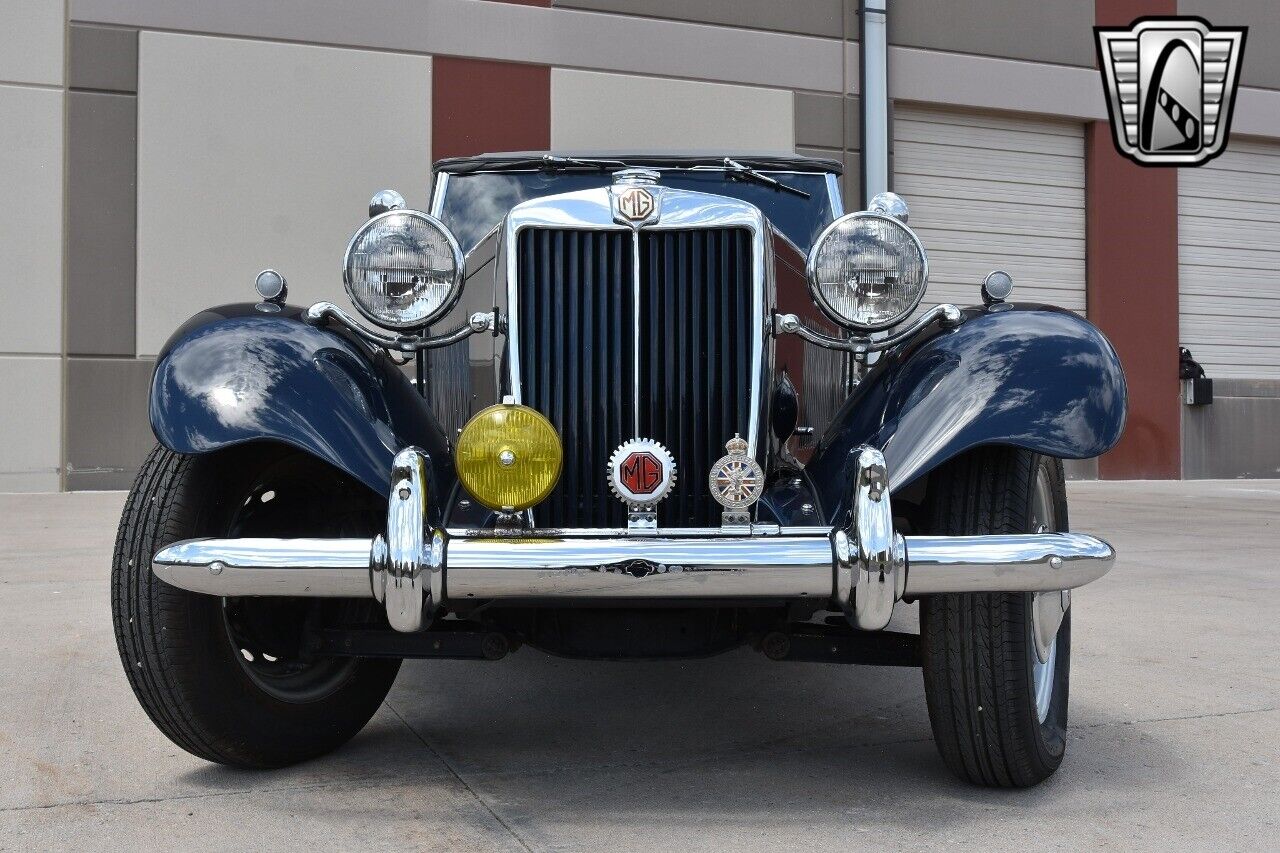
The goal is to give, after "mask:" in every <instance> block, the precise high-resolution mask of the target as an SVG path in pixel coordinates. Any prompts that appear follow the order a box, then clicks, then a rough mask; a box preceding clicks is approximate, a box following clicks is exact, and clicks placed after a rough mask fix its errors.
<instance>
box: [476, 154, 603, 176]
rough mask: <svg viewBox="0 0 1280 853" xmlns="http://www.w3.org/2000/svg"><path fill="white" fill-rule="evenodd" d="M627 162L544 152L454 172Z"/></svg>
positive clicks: (564, 169)
mask: <svg viewBox="0 0 1280 853" xmlns="http://www.w3.org/2000/svg"><path fill="white" fill-rule="evenodd" d="M626 168H627V164H626V163H624V162H623V161H621V160H608V159H604V158H596V157H592V158H589V159H582V158H578V157H561V156H559V155H557V154H543V155H542V156H541V157H530V158H528V159H527V160H503V161H498V162H489V161H483V160H482V161H480V162H477V163H475V164H474V165H472V166H468V167H467V168H465V169H458V170H457V171H455V172H453V173H452V174H455V175H470V174H472V173H474V172H505V171H509V170H512V169H538V170H541V171H543V172H567V171H569V170H571V169H597V170H599V171H601V172H604V171H608V170H609V169H626Z"/></svg>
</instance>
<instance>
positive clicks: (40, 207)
mask: <svg viewBox="0 0 1280 853" xmlns="http://www.w3.org/2000/svg"><path fill="white" fill-rule="evenodd" d="M63 97H64V96H63V93H62V91H61V90H54V89H36V88H30V87H27V86H5V85H0V199H3V202H4V203H3V204H0V258H3V259H4V272H3V274H0V306H3V308H4V310H3V311H0V352H3V353H15V352H16V353H61V352H62V233H63V229H62V105H63Z"/></svg>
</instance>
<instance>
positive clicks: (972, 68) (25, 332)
mask: <svg viewBox="0 0 1280 853" xmlns="http://www.w3.org/2000/svg"><path fill="white" fill-rule="evenodd" d="M856 8H857V7H856V0H797V1H796V2H794V3H776V2H769V0H733V2H730V0H681V2H675V1H674V0H554V2H552V0H526V1H525V2H509V3H508V2H498V0H367V2H364V3H362V4H359V5H348V6H342V5H337V4H323V5H316V4H314V3H311V2H308V0H277V2H273V3H271V4H261V3H258V2H256V0H219V2H217V3H196V2H190V1H189V0H188V2H172V0H130V2H122V0H67V2H64V0H39V2H29V1H26V0H24V2H20V3H19V2H16V0H0V20H4V21H5V22H6V27H5V28H4V29H3V30H0V145H2V146H3V150H5V152H6V157H4V158H3V159H0V186H5V187H6V188H13V195H14V197H16V198H19V199H21V200H22V203H21V204H19V205H14V204H10V205H6V206H5V209H4V210H3V211H0V250H3V251H4V253H5V257H6V258H7V259H9V260H10V264H9V268H10V269H21V270H22V274H21V275H8V276H4V277H0V297H3V299H4V303H5V305H6V307H7V308H8V309H9V310H7V311H5V312H3V314H0V393H3V394H4V395H5V397H6V399H7V400H10V401H13V404H12V405H9V406H6V407H3V408H0V434H2V435H3V436H4V437H5V440H4V441H3V442H2V443H0V490H12V489H21V490H46V489H56V488H60V487H61V488H118V487H123V486H125V485H127V484H128V482H129V481H130V479H131V477H132V474H133V472H134V470H136V467H137V465H138V463H139V461H140V460H141V458H142V455H143V454H144V453H145V451H146V449H147V447H149V446H150V444H151V442H152V438H151V436H150V431H149V427H148V425H147V423H146V413H145V406H144V401H145V397H146V388H147V384H148V379H149V374H150V370H151V368H152V357H153V356H154V354H155V353H156V351H157V350H158V349H159V348H160V346H161V345H162V344H163V341H164V339H165V338H166V337H167V335H168V333H169V331H170V330H171V329H172V328H174V327H175V326H176V325H177V324H178V323H179V322H181V320H182V319H183V318H185V317H186V316H187V315H189V314H190V313H192V312H194V311H196V310H198V309H199V308H201V307H204V306H205V305H206V304H211V303H217V302H224V301H229V300H234V299H243V298H248V297H249V296H250V294H251V290H250V287H251V285H252V277H253V274H254V273H255V272H256V271H257V270H258V269H260V268H262V267H264V266H268V265H271V266H276V267H278V268H280V269H281V270H282V271H283V272H284V273H285V274H286V275H287V276H288V277H289V279H290V288H291V293H292V296H293V298H294V299H295V300H296V301H300V302H307V301H312V300H314V299H319V298H335V297H337V296H339V295H340V289H339V286H338V281H339V270H338V263H339V257H340V255H341V251H342V247H343V246H344V245H345V241H346V239H347V237H348V236H349V234H350V231H351V230H352V229H353V228H354V227H355V225H356V224H358V222H359V221H360V219H361V215H362V210H363V206H364V203H365V201H366V199H367V197H368V195H369V194H370V193H371V192H372V191H373V190H374V189H376V188H379V187H381V186H385V185H391V186H395V187H396V188H398V189H399V190H400V191H401V192H403V193H404V194H405V195H406V197H407V198H409V200H410V201H411V202H416V203H419V204H421V203H425V198H426V193H427V190H428V187H427V180H428V168H429V166H428V164H429V162H430V160H431V158H432V157H433V156H453V155H458V154H466V153H474V152H477V151H481V150H495V149H498V148H507V149H527V148H534V149H536V148H542V147H546V146H553V145H554V146H563V147H609V148H616V147H619V146H631V147H649V146H652V147H718V148H725V149H727V150H737V151H743V150H750V149H764V148H788V149H789V148H794V149H795V150H797V151H800V152H802V153H812V154H819V155H823V156H831V157H834V158H836V159H840V160H843V161H844V162H845V164H846V168H847V172H848V174H847V175H846V177H845V179H844V189H845V193H846V198H850V199H857V198H858V197H859V195H860V188H859V186H858V178H857V172H858V162H859V161H858V158H859V151H860V148H861V144H860V138H859V126H858V125H859V122H858V95H859V84H858V75H857V68H858V45H857V41H856V36H857V17H856ZM1173 8H1174V0H1151V2H1146V0H1096V2H1095V0H1060V2H1055V3H1026V2H1021V0H952V2H949V3H946V4H938V3H934V2H930V0H890V3H889V35H890V42H891V47H890V58H889V61H890V95H891V97H892V98H893V99H894V101H895V103H896V104H897V107H896V109H895V112H897V111H900V110H905V111H906V112H907V113H909V114H915V115H919V114H920V111H921V110H924V111H929V110H936V109H938V108H943V109H945V110H949V111H954V112H955V113H956V114H957V115H961V116H966V117H967V118H965V119H964V120H963V122H961V123H962V124H964V123H968V124H970V125H972V127H973V130H972V132H971V133H969V135H968V136H966V137H965V138H964V139H963V140H960V141H961V143H962V147H963V146H967V147H969V148H979V147H980V142H981V140H980V139H979V136H980V132H981V129H982V126H983V125H984V123H985V124H989V125H996V126H1006V125H1007V126H1012V127H1015V128H1016V127H1017V126H1018V124H1019V122H1022V123H1024V124H1025V125H1026V126H1027V127H1035V126H1037V125H1039V126H1041V127H1043V126H1044V122H1045V121H1046V120H1050V121H1052V122H1056V123H1057V124H1058V125H1059V126H1060V127H1062V128H1064V129H1066V131H1067V132H1068V136H1067V137H1066V138H1072V137H1073V136H1074V135H1075V134H1077V133H1078V134H1081V135H1083V136H1084V138H1085V143H1086V150H1087V145H1088V139H1089V133H1090V132H1091V128H1092V127H1095V126H1096V125H1095V124H1094V123H1096V122H1105V121H1106V109H1105V104H1104V102H1103V98H1102V91H1101V85H1100V83H1099V80H1098V75H1097V71H1096V70H1095V69H1094V67H1093V66H1094V49H1093V41H1092V33H1091V26H1092V25H1093V23H1095V22H1103V23H1110V22H1112V20H1110V18H1117V19H1120V18H1122V19H1123V21H1124V22H1127V21H1128V20H1131V19H1132V18H1133V17H1136V16H1137V14H1141V13H1143V12H1151V11H1161V10H1163V11H1170V10H1172V9H1173ZM1179 9H1180V10H1181V11H1182V12H1184V13H1199V14H1205V15H1206V16H1208V17H1209V18H1210V19H1211V20H1213V21H1215V22H1218V23H1222V24H1229V23H1241V22H1243V23H1249V24H1252V25H1253V31H1252V32H1251V34H1250V41H1249V46H1248V48H1247V53H1246V61H1245V66H1244V67H1245V71H1244V82H1245V86H1246V87H1247V88H1246V89H1244V90H1243V91H1242V92H1241V94H1240V97H1239V100H1238V105H1237V110H1236V117H1235V122H1234V125H1233V133H1234V134H1240V135H1244V134H1249V135H1252V136H1255V137H1257V138H1258V139H1262V140H1266V139H1271V140H1275V139H1280V65H1277V62H1280V60H1277V59H1276V58H1275V57H1276V56H1277V55H1280V52H1277V51H1273V50H1270V49H1269V47H1268V46H1269V44H1270V42H1271V41H1272V40H1274V39H1275V38H1276V36H1275V32H1280V27H1277V26H1270V27H1268V26H1263V25H1262V24H1264V22H1268V21H1272V22H1274V23H1275V24H1280V10H1277V9H1276V7H1275V6H1274V4H1273V3H1270V2H1269V0H1225V2H1221V3H1218V2H1215V3H1212V4H1209V3H1200V4H1196V3H1192V2H1190V0H1183V2H1182V3H1181V5H1180V7H1179ZM1102 129H1103V130H1105V125H1103V126H1102ZM902 153H903V156H905V157H906V159H907V160H908V161H910V160H911V159H912V158H913V157H915V158H916V159H918V157H916V155H917V154H918V152H916V151H915V150H914V149H912V150H909V151H904V152H902ZM891 156H894V157H895V158H896V157H897V156H898V152H896V151H895V152H893V153H892V155H891ZM908 165H910V164H909V163H908ZM1133 168H1135V169H1136V168H1137V167H1133ZM1093 174H1094V172H1093V171H1090V169H1086V178H1088V177H1089V176H1090V175H1093ZM1170 180H1173V181H1174V182H1175V183H1176V176H1174V177H1171V178H1170ZM1097 183H1098V182H1096V181H1095V184H1097ZM995 191H996V192H999V188H996V190H995ZM1073 191H1074V192H1079V187H1073ZM1085 197H1086V200H1087V203H1088V205H1089V209H1090V211H1092V210H1094V209H1107V210H1111V209H1114V207H1115V206H1123V205H1131V204H1132V202H1133V200H1132V199H1131V198H1126V197H1125V195H1124V193H1123V192H1122V191H1121V190H1120V189H1119V185H1116V186H1096V185H1094V186H1089V185H1088V181H1087V180H1086V187H1085ZM909 200H910V199H909ZM943 201H945V199H944V200H943ZM921 204H922V206H921V207H920V208H919V212H918V217H925V218H927V216H926V214H927V213H928V211H929V209H930V205H931V204H933V205H934V206H936V204H935V202H934V201H930V200H922V202H921ZM1161 204H1164V205H1165V207H1167V206H1168V205H1167V203H1165V202H1161ZM1175 204H1176V203H1175ZM1125 209H1127V208H1125ZM1162 210H1163V208H1162ZM1167 212H1168V211H1167V210H1166V211H1164V213H1167ZM1173 216H1174V217H1175V218H1176V209H1175V210H1174V213H1173ZM33 223H38V225H39V227H32V224H33ZM918 224H919V225H920V227H921V228H922V229H926V230H927V229H928V228H929V227H930V226H929V224H928V223H927V222H926V221H924V220H923V219H921V220H920V221H919V223H918ZM1068 224H1070V223H1068ZM1072 227H1074V226H1072ZM944 230H945V229H944ZM1099 239H1100V238H1099V235H1098V234H1097V233H1096V232H1091V233H1089V234H1088V235H1087V237H1086V241H1085V242H1086V245H1085V254H1086V255H1087V256H1088V257H1089V258H1090V259H1094V258H1095V256H1096V257H1101V256H1102V255H1101V253H1100V252H1101V250H1100V249H1099V248H1098V240H1099ZM1148 250H1150V249H1149V247H1143V246H1139V247H1136V248H1134V249H1132V250H1131V254H1132V253H1134V252H1136V253H1137V258H1138V261H1139V264H1138V266H1141V265H1142V264H1141V260H1142V254H1141V253H1142V252H1144V251H1148ZM1078 254H1079V253H1078V252H1073V259H1075V260H1078V257H1077V256H1078ZM971 260H972V263H970V264H969V266H966V267H965V268H964V269H965V270H967V269H969V267H972V268H973V269H975V270H976V269H978V267H980V266H982V264H983V262H984V259H983V258H980V257H975V258H973V259H971ZM1154 260H1157V261H1159V260H1162V259H1160V258H1156V259H1154ZM1073 262H1074V261H1073ZM975 264H976V266H975ZM1175 264H1176V258H1175ZM1148 268H1153V269H1154V268H1156V266H1155V265H1151V264H1148ZM1088 273H1089V275H1088V279H1089V281H1088V294H1089V298H1088V304H1087V305H1073V306H1072V307H1075V308H1078V309H1079V308H1083V309H1084V310H1086V311H1087V312H1088V313H1089V315H1090V317H1091V318H1094V319H1095V320H1097V321H1098V322H1101V323H1104V328H1106V325H1105V324H1106V323H1108V322H1111V320H1110V319H1109V318H1108V317H1107V316H1106V309H1105V305H1106V300H1105V299H1104V298H1103V297H1102V296H1100V294H1118V295H1121V296H1123V293H1124V292H1123V291H1122V288H1124V287H1125V286H1126V282H1124V281H1122V280H1120V279H1118V278H1117V276H1116V273H1115V270H1114V269H1113V268H1112V267H1111V266H1110V265H1106V264H1095V263H1093V262H1092V260H1091V261H1090V264H1089V267H1088ZM967 274H968V273H965V272H963V271H962V272H961V273H957V275H959V276H960V279H963V278H964V276H965V275H967ZM1171 275H1172V279H1171V280H1170V278H1169V276H1164V277H1163V278H1162V279H1161V280H1160V281H1158V282H1156V283H1155V284H1156V285H1158V286H1153V287H1152V288H1150V292H1149V293H1147V296H1146V298H1148V299H1155V300H1157V301H1158V302H1159V304H1161V305H1165V306H1166V307H1167V305H1169V304H1171V305H1172V306H1173V308H1172V310H1173V311H1174V316H1176V311H1177V304H1178V288H1177V274H1176V272H1174V273H1172V274H1171ZM974 276H975V277H976V273H975V274H974ZM1034 277H1035V274H1034V273H1032V274H1031V275H1030V278H1031V279H1034ZM33 282H35V283H36V284H34V285H33ZM1029 284H1034V281H1029ZM1042 284H1043V283H1042ZM963 285H964V282H963V281H960V280H959V279H957V281H956V282H950V283H949V286H951V287H953V288H959V289H961V290H963ZM976 286H977V282H976V281H975V282H974V288H975V290H976ZM1121 302H1122V303H1123V302H1124V300H1123V299H1122V300H1121ZM1095 303H1096V304H1095ZM1126 310H1127V309H1126ZM1098 312H1102V313H1101V314H1099V313H1098ZM1117 316H1118V318H1119V319H1118V321H1117V322H1118V323H1119V325H1118V326H1116V327H1115V328H1114V329H1110V328H1109V329H1108V331H1109V332H1111V333H1112V335H1113V337H1115V338H1117V340H1123V341H1124V342H1125V344H1124V346H1125V347H1127V348H1128V349H1129V350H1131V351H1132V353H1133V355H1132V356H1126V359H1130V358H1132V359H1135V360H1134V361H1133V363H1134V365H1138V364H1139V362H1140V361H1142V362H1143V363H1146V362H1149V363H1150V365H1151V368H1150V369H1151V376H1150V377H1148V376H1146V375H1143V374H1141V371H1138V372H1137V373H1131V375H1134V376H1140V375H1141V376H1142V380H1141V381H1142V383H1143V389H1144V393H1146V394H1147V397H1144V396H1143V395H1142V394H1139V395H1138V396H1137V397H1136V398H1135V399H1137V400H1138V405H1137V409H1136V412H1135V413H1136V415H1137V416H1138V417H1139V420H1142V421H1144V422H1146V423H1148V424H1149V425H1150V426H1151V429H1153V430H1155V434H1158V436H1159V437H1160V441H1161V443H1160V444H1159V447H1160V448H1161V449H1160V450H1159V453H1160V454H1161V457H1160V460H1159V462H1160V464H1161V465H1164V466H1165V467H1164V468H1163V469H1161V470H1164V471H1165V472H1166V473H1165V474H1164V475H1166V476H1167V475H1169V474H1168V469H1169V466H1168V465H1167V464H1166V463H1168V461H1169V459H1172V460H1173V465H1172V469H1173V472H1172V473H1173V475H1174V476H1176V475H1177V473H1178V470H1179V469H1181V470H1182V471H1183V473H1184V474H1185V475H1187V476H1206V475H1212V474H1213V473H1214V472H1215V471H1221V472H1225V473H1230V472H1255V473H1256V472H1260V471H1268V470H1273V469H1274V467H1275V466H1274V465H1273V466H1272V467H1271V468H1268V467H1267V464H1261V463H1264V462H1265V460H1243V461H1240V460H1237V461H1235V462H1232V463H1231V464H1230V465H1226V464H1225V463H1224V464H1223V465H1221V466H1219V465H1218V463H1217V461H1216V460H1217V458H1218V457H1220V456H1221V454H1218V456H1215V455H1214V454H1213V453H1212V447H1213V443H1214V442H1216V441H1218V440H1220V438H1219V437H1221V436H1232V435H1239V434H1240V430H1241V429H1244V428H1245V427H1243V426H1241V425H1242V424H1244V425H1247V424H1249V423H1252V422H1253V421H1252V420H1250V419H1254V418H1257V417H1260V416H1259V415H1258V414H1257V413H1258V412H1259V411H1262V410H1261V409H1259V406H1263V407H1265V406H1269V405H1271V404H1270V403H1258V402H1256V401H1258V400H1268V399H1271V398H1269V397H1266V396H1265V393H1269V392H1266V391H1265V388H1263V386H1262V385H1259V384H1258V383H1256V382H1254V383H1250V382H1249V381H1247V380H1248V379H1249V377H1242V380H1245V384H1244V385H1241V386H1240V387H1236V386H1231V387H1230V388H1227V387H1226V386H1225V385H1224V386H1223V388H1222V390H1220V392H1219V400H1218V402H1217V403H1215V405H1214V406H1213V407H1209V408H1208V409H1206V410H1199V411H1196V412H1194V413H1190V412H1184V411H1181V410H1180V409H1179V408H1178V405H1179V404H1177V403H1176V399H1175V398H1174V396H1173V394H1175V393H1176V372H1175V371H1176V361H1175V360H1174V359H1173V358H1172V357H1170V358H1169V359H1168V360H1167V361H1165V360H1164V358H1165V357H1164V356H1163V355H1162V354H1161V353H1162V352H1164V350H1165V349H1166V348H1167V347H1168V346H1171V345H1172V344H1173V343H1176V341H1174V340H1172V339H1171V340H1170V341H1164V340H1159V341H1156V340H1151V339H1149V338H1150V336H1149V335H1146V331H1147V330H1146V329H1144V328H1142V327H1141V325H1140V323H1138V322H1137V321H1136V320H1134V319H1133V318H1132V317H1127V315H1126V314H1125V312H1124V311H1123V310H1122V311H1121V312H1120V314H1119V315H1117ZM1172 335H1173V337H1176V330H1175V331H1174V332H1173V333H1172ZM1151 377H1154V378H1151ZM1171 377H1172V379H1171ZM1268 387H1269V386H1268ZM1169 388H1172V389H1173V390H1172V391H1170V390H1168V389H1169ZM1259 389H1262V390H1259ZM1224 391H1230V393H1224ZM1148 397H1149V398H1150V399H1148ZM1266 411H1270V410H1266ZM1236 412H1239V414H1238V415H1237V414H1234V413H1236ZM1268 416H1269V415H1268ZM1135 422H1136V421H1135ZM1202 436H1208V438H1202ZM1222 440H1225V439H1222ZM1145 446H1148V447H1149V446H1150V442H1147V444H1146V445H1145ZM1126 458H1127V457H1125V456H1124V454H1123V453H1122V454H1121V455H1119V456H1117V457H1116V462H1115V464H1109V463H1108V462H1107V460H1106V459H1105V458H1104V460H1103V462H1102V464H1101V466H1100V469H1099V470H1101V472H1102V476H1150V475H1151V473H1152V472H1153V471H1155V470H1156V469H1155V468H1148V467H1143V466H1144V465H1145V464H1146V463H1145V462H1140V460H1139V461H1134V459H1136V457H1134V458H1133V459H1129V461H1127V462H1126V461H1125V460H1126ZM1215 466H1216V467H1215ZM1157 467H1158V466H1157ZM1079 470H1082V471H1085V472H1088V471H1090V470H1092V466H1091V465H1084V466H1080V468H1079Z"/></svg>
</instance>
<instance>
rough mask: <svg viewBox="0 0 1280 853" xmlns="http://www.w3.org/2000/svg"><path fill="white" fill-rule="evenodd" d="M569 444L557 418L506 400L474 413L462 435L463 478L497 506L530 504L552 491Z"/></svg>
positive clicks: (480, 496) (458, 453)
mask: <svg viewBox="0 0 1280 853" xmlns="http://www.w3.org/2000/svg"><path fill="white" fill-rule="evenodd" d="M563 459H564V450H563V448H562V447H561V445H560V436H559V435H558V434H557V433H556V428H555V427H554V426H552V425H551V422H550V421H549V420H547V419H546V418H544V417H543V416H542V415H541V414H539V413H538V412H536V411H534V410H533V409H530V408H528V407H527V406H516V405H511V404H507V403H500V404H498V405H496V406H490V407H489V408H487V409H485V410H484V411H482V412H480V413H479V414H477V415H476V416H475V417H474V418H472V419H471V420H470V421H469V422H468V423H467V425H466V426H465V427H463V428H462V434H461V435H459V436H458V449H457V451H456V453H455V454H454V463H455V466H456V468H457V471H458V479H459V480H461V481H462V485H463V486H465V487H466V490H467V491H468V492H470V493H471V495H472V497H474V498H475V499H476V500H478V501H479V502H480V503H482V504H484V505H485V506H487V507H489V509H495V510H521V509H528V508H529V507H531V506H533V505H534V504H538V503H541V502H542V501H543V500H545V499H546V497H547V495H549V494H551V490H552V489H554V488H555V487H556V482H557V481H558V480H559V479H560V466H561V463H562V462H563Z"/></svg>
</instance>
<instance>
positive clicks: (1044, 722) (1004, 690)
mask: <svg viewBox="0 0 1280 853" xmlns="http://www.w3.org/2000/svg"><path fill="white" fill-rule="evenodd" d="M929 511H930V532H933V533H938V534H946V535H967V534H992V533H1034V532H1042V531H1065V530H1067V529H1068V528H1067V495H1066V486H1065V478H1064V476H1063V471H1062V461H1061V460H1059V459H1052V458H1050V457H1046V456H1040V455H1038V454H1035V453H1031V452H1029V451H1026V450H1019V449H1016V448H1010V447H986V448H979V449H978V450H974V451H971V452H969V453H967V454H965V455H963V456H961V457H959V458H957V459H956V460H954V461H953V462H951V463H949V464H947V465H946V466H944V467H943V468H942V469H940V470H939V471H937V472H935V474H934V475H933V476H932V477H931V479H930V486H929ZM1069 605H1070V597H1069V595H1068V594H1065V593H1058V592H1052V593H1041V594H1033V593H1006V594H948V595H932V596H926V597H924V598H923V599H922V600H921V602H920V629H921V634H922V637H921V640H922V647H923V658H924V685H925V698H926V700H927V701H928V705H929V721H930V723H931V725H932V727H933V737H934V741H935V742H936V743H937V746H938V751H939V752H940V753H941V755H942V759H943V761H944V762H945V763H946V765H947V767H949V768H950V769H951V770H952V772H954V773H955V774H956V775H957V776H959V777H960V778H961V779H964V780H966V781H969V782H972V783H973V784H975V785H985V786H991V787H1005V788H1023V787H1028V786H1031V785H1036V784H1039V783H1040V782H1042V781H1044V780H1045V779H1047V778H1048V777H1049V776H1051V775H1053V773H1054V771H1056V770H1057V769H1058V766H1059V765H1060V764H1061V763H1062V758H1063V755H1064V753H1065V751H1066V731H1067V704H1068V688H1069V676H1070V669H1071V614H1070V609H1069Z"/></svg>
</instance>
